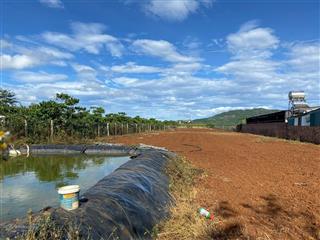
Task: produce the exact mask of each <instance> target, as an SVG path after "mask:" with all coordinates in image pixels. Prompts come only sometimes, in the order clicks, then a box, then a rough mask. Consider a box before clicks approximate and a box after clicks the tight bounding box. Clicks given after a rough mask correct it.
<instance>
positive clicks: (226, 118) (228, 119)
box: [192, 108, 280, 127]
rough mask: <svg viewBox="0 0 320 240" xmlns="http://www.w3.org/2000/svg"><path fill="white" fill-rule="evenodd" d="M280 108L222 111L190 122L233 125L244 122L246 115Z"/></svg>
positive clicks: (223, 125) (271, 111)
mask: <svg viewBox="0 0 320 240" xmlns="http://www.w3.org/2000/svg"><path fill="white" fill-rule="evenodd" d="M277 111H280V110H275V109H265V108H254V109H245V110H232V111H228V112H223V113H220V114H217V115H214V116H212V117H208V118H201V119H195V120H193V121H192V123H197V124H210V125H214V126H215V127H233V126H236V125H238V124H239V123H245V119H246V118H248V117H254V116H258V115H263V114H268V113H273V112H277Z"/></svg>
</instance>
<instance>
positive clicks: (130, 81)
mask: <svg viewBox="0 0 320 240" xmlns="http://www.w3.org/2000/svg"><path fill="white" fill-rule="evenodd" d="M112 81H113V82H115V83H117V84H121V85H123V86H125V87H129V86H134V85H136V84H137V83H139V82H140V83H141V81H139V79H137V78H128V77H118V78H113V79H112Z"/></svg>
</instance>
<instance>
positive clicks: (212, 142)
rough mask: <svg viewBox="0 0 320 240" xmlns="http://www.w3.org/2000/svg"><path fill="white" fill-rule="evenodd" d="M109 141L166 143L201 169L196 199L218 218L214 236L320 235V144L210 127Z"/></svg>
mask: <svg viewBox="0 0 320 240" xmlns="http://www.w3.org/2000/svg"><path fill="white" fill-rule="evenodd" d="M109 140H110V139H109ZM110 141H111V142H117V143H125V144H138V143H144V144H150V145H155V146H160V147H166V148H167V149H169V150H171V151H174V152H176V153H178V154H179V155H180V156H185V157H186V158H187V159H188V160H190V161H191V162H192V164H194V165H195V166H196V167H198V168H201V169H203V170H204V177H201V179H200V180H199V181H198V182H197V185H196V186H195V187H196V188H197V192H198V194H197V201H198V203H199V207H200V206H202V207H206V208H208V209H209V210H210V211H211V212H213V213H214V215H215V216H216V219H218V220H220V222H219V223H218V225H219V224H220V230H219V231H217V232H214V233H212V236H211V237H212V239H320V146H318V145H313V144H303V143H297V142H292V141H285V140H279V139H275V138H266V137H261V136H255V135H250V134H241V133H232V132H222V131H218V130H209V129H179V130H175V131H167V132H159V133H151V134H140V135H128V136H119V137H116V138H112V139H111V140H110ZM195 211H196V209H195Z"/></svg>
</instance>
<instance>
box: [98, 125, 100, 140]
mask: <svg viewBox="0 0 320 240" xmlns="http://www.w3.org/2000/svg"><path fill="white" fill-rule="evenodd" d="M98 137H100V124H99V123H98Z"/></svg>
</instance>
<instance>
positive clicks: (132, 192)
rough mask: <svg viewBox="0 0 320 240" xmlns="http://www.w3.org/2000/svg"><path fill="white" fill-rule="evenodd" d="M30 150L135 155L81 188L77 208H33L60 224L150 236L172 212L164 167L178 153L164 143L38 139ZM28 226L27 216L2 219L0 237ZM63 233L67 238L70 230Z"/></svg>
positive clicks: (109, 234)
mask: <svg viewBox="0 0 320 240" xmlns="http://www.w3.org/2000/svg"><path fill="white" fill-rule="evenodd" d="M22 151H23V150H22ZM30 152H31V154H44V153H48V154H50V153H51V154H52V153H55V154H57V153H63V154H66V153H75V152H78V153H79V152H81V153H85V154H91V153H92V154H99V153H101V154H110V155H124V154H127V155H130V156H131V160H129V161H128V162H126V163H124V164H123V165H121V166H120V167H119V168H117V169H116V170H115V171H114V172H112V173H111V174H109V175H107V176H105V177H104V178H102V179H101V180H100V181H98V182H97V183H96V184H95V185H94V186H93V187H91V188H89V189H88V190H87V191H86V192H84V193H83V194H80V202H81V204H80V206H79V208H78V209H75V210H72V211H66V210H64V209H62V208H46V209H44V210H42V211H40V212H38V213H36V214H35V215H36V216H40V215H41V214H44V213H45V212H50V216H51V219H52V221H53V222H54V223H55V224H56V225H57V226H60V227H61V228H66V227H67V226H70V225H73V226H76V227H77V231H78V232H79V235H80V237H81V239H151V237H152V236H151V235H152V229H153V227H154V226H155V225H156V224H157V223H159V222H160V221H161V220H163V219H164V218H166V217H167V216H168V214H169V205H170V204H171V203H172V201H173V200H172V198H171V197H170V194H169V179H168V176H167V175H166V173H165V168H166V163H167V161H168V160H169V159H170V158H175V157H176V156H175V154H173V153H171V152H169V151H167V150H165V149H162V148H156V147H152V146H146V145H141V146H139V147H130V146H124V145H115V144H97V145H34V146H31V147H30ZM9 161H10V160H9ZM57 197H58V195H57ZM28 227H30V226H29V223H28V219H27V218H23V219H17V220H14V221H9V222H3V223H0V238H7V237H8V238H15V237H16V236H19V235H20V236H21V235H22V234H24V233H25V232H26V231H27V230H28ZM63 238H64V239H68V236H67V233H66V235H65V236H64V237H63Z"/></svg>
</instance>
